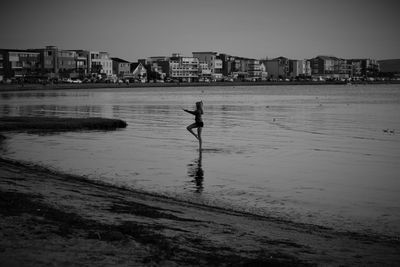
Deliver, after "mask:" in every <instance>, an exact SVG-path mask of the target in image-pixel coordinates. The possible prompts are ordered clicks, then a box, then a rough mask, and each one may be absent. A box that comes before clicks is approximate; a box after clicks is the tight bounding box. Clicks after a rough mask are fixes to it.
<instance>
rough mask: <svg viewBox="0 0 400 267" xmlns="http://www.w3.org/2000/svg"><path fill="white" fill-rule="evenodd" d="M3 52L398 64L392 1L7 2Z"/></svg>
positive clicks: (398, 40) (399, 41)
mask: <svg viewBox="0 0 400 267" xmlns="http://www.w3.org/2000/svg"><path fill="white" fill-rule="evenodd" d="M2 6H3V8H2V9H3V13H4V15H2V17H1V18H0V21H1V23H2V25H10V26H8V27H4V30H3V32H2V35H1V37H0V43H1V44H2V47H3V48H16V49H29V48H36V47H44V46H46V45H55V46H58V47H59V48H61V49H88V50H98V51H100V50H101V51H107V52H109V53H110V54H111V55H113V56H115V57H120V58H124V59H127V60H130V61H136V60H137V59H140V58H147V57H150V56H169V55H171V53H181V54H182V55H188V56H190V55H191V53H192V52H193V51H215V52H218V53H227V54H232V55H237V56H243V57H250V58H265V57H268V58H273V57H278V56H284V57H288V58H296V59H302V58H312V57H315V56H317V55H331V56H337V57H341V58H374V59H378V60H381V59H388V58H400V56H399V54H398V47H399V46H400V38H399V37H398V34H397V31H398V30H397V28H398V26H399V25H400V23H399V22H400V19H399V17H398V16H397V14H396V12H397V7H398V6H399V4H397V3H396V1H392V0H386V1H380V2H378V1H359V0H353V1H347V2H346V1H315V0H305V1H301V2H300V1H290V0H284V1H257V0H249V1H246V2H245V3H243V2H240V1H236V0H232V1H224V0H216V1H192V0H187V1H182V0H168V1H159V0H149V1H145V2H138V1H125V0H123V1H122V0H120V1H115V2H110V1H104V0H101V1H82V2H78V1H75V0H74V1H68V2H66V1H65V2H64V1H63V2H61V1H47V0H39V1H26V0H20V1H8V2H6V3H3V4H2Z"/></svg>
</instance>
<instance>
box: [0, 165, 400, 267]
mask: <svg viewBox="0 0 400 267" xmlns="http://www.w3.org/2000/svg"><path fill="white" fill-rule="evenodd" d="M0 166H1V167H0V177H1V179H0V205H1V209H0V211H1V214H2V216H1V218H0V225H1V228H0V229H1V231H0V236H1V239H0V262H1V263H2V264H1V266H48V265H51V266H399V264H400V256H399V255H400V241H399V240H398V239H393V238H390V237H384V236H369V235H362V234H356V233H351V232H335V231H334V230H332V229H329V228H323V227H317V226H313V225H306V224H298V223H295V222H288V221H283V220H277V219H272V218H266V217H258V216H253V215H249V214H245V213H238V212H234V211H228V210H223V209H217V208H213V207H209V206H202V205H195V204H190V203H185V202H179V201H175V200H173V199H168V198H165V197H160V196H156V195H151V194H147V193H143V192H136V191H132V190H127V189H124V188H118V187H113V186H110V185H105V184H99V183H94V182H91V181H88V180H86V179H85V178H83V177H76V176H71V175H68V174H62V173H56V172H53V171H51V170H48V169H45V168H42V167H39V166H34V165H30V164H24V163H20V162H16V161H11V160H6V159H0Z"/></svg>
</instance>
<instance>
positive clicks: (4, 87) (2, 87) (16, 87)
mask: <svg viewBox="0 0 400 267" xmlns="http://www.w3.org/2000/svg"><path fill="white" fill-rule="evenodd" d="M374 84H400V81H373V82H372V81H369V82H352V83H351V84H348V83H346V82H341V81H332V82H311V81H298V82H296V81H295V82H212V83H130V84H125V83H121V84H118V83H115V84H114V83H84V84H46V85H42V84H24V85H20V84H0V92H10V91H11V92H14V91H17V92H18V91H31V90H67V89H68V90H69V89H77V90H78V89H105V88H111V89H117V88H132V89H133V88H153V87H176V88H179V87H218V86H221V87H225V86H290V85H293V86H316V85H319V86H321V85H374Z"/></svg>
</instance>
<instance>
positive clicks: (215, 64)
mask: <svg viewBox="0 0 400 267" xmlns="http://www.w3.org/2000/svg"><path fill="white" fill-rule="evenodd" d="M192 55H193V57H194V58H198V60H199V62H203V63H207V65H208V69H209V70H210V71H211V76H212V78H213V79H221V78H222V68H223V63H222V60H221V59H220V58H219V57H218V53H217V52H192Z"/></svg>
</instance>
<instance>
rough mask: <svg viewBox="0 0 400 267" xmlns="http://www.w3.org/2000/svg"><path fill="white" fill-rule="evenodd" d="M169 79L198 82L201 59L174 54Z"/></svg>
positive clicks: (170, 64) (170, 63) (171, 59)
mask: <svg viewBox="0 0 400 267" xmlns="http://www.w3.org/2000/svg"><path fill="white" fill-rule="evenodd" d="M169 77H171V78H172V79H177V80H179V81H184V82H185V81H186V82H193V81H195V80H197V79H198V78H199V59H198V58H196V57H183V56H181V55H180V54H172V57H170V59H169Z"/></svg>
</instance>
